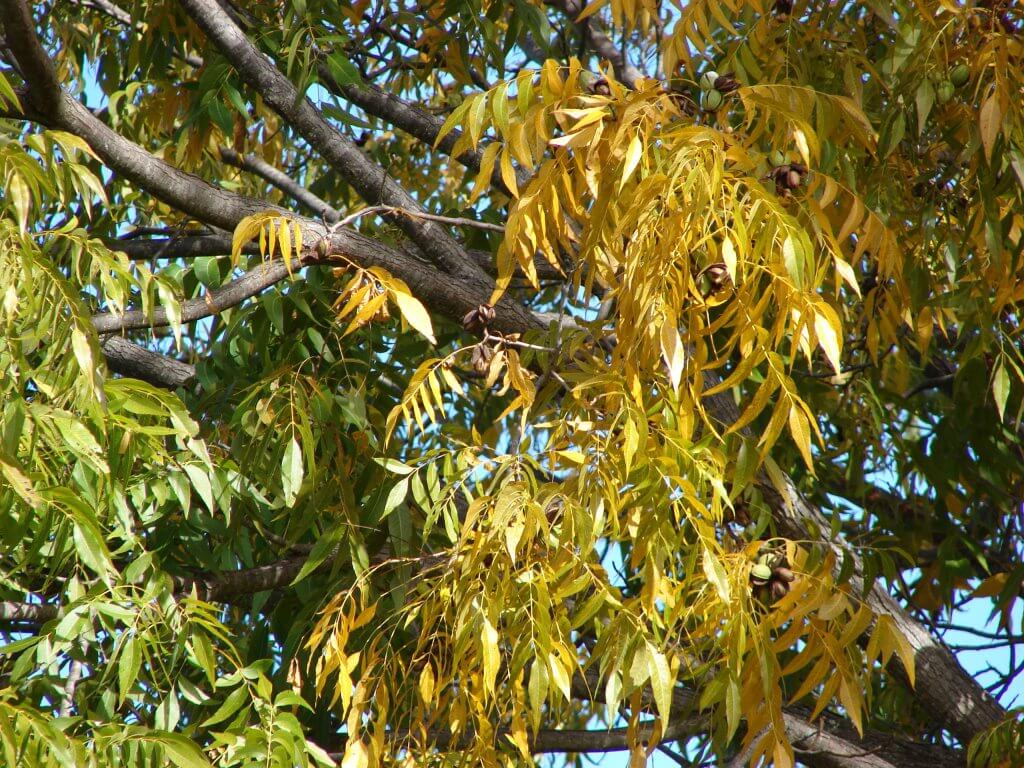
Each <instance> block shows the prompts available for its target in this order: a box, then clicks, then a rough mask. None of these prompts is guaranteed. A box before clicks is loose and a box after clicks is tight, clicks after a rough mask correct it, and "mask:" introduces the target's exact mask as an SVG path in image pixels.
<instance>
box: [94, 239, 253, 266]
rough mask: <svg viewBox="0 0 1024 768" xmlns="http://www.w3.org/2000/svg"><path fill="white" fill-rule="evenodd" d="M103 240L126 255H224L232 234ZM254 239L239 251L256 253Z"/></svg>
mask: <svg viewBox="0 0 1024 768" xmlns="http://www.w3.org/2000/svg"><path fill="white" fill-rule="evenodd" d="M103 244H104V245H106V246H107V248H109V249H110V250H112V251H120V252H122V253H124V254H125V255H126V256H128V258H129V259H133V260H136V261H148V260H150V259H195V258H198V257H200V256H226V255H228V254H230V253H231V235H228V234H223V235H175V236H173V237H168V238H160V239H159V240H123V239H105V240H104V241H103ZM259 252H260V251H259V246H258V245H257V244H256V243H248V244H246V245H244V246H242V253H245V254H248V255H250V256H255V255H257V254H259Z"/></svg>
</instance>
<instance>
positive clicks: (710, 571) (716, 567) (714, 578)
mask: <svg viewBox="0 0 1024 768" xmlns="http://www.w3.org/2000/svg"><path fill="white" fill-rule="evenodd" d="M703 565H704V575H705V576H706V577H707V580H708V581H709V582H711V584H712V585H713V586H714V588H715V589H716V590H717V591H718V597H719V598H720V599H721V600H722V602H723V603H728V602H729V601H730V600H731V599H732V596H731V593H730V590H729V575H728V574H727V573H726V572H725V567H724V566H723V565H722V561H721V560H719V559H718V558H717V557H715V555H714V553H713V552H712V551H711V550H710V549H708V548H707V547H705V548H704V558H703Z"/></svg>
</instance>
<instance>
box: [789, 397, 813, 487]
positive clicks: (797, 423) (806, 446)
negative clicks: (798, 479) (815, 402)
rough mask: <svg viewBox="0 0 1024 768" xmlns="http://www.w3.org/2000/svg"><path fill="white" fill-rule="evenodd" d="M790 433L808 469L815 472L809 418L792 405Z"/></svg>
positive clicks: (790, 408)
mask: <svg viewBox="0 0 1024 768" xmlns="http://www.w3.org/2000/svg"><path fill="white" fill-rule="evenodd" d="M789 433H790V434H791V435H792V436H793V442H794V443H796V447H797V448H799V449H800V455H801V456H802V457H803V460H804V463H805V464H806V465H807V468H808V469H809V470H811V471H812V472H813V471H814V461H813V459H812V458H811V430H810V428H809V427H808V424H807V417H806V416H804V412H803V411H802V410H800V408H799V407H798V406H797V405H796V403H792V404H791V405H790V407H789Z"/></svg>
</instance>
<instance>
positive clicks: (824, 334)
mask: <svg viewBox="0 0 1024 768" xmlns="http://www.w3.org/2000/svg"><path fill="white" fill-rule="evenodd" d="M816 309H817V311H816V312H815V313H814V334H815V336H817V337H818V345H819V346H820V347H821V349H822V351H823V352H824V353H825V356H826V357H827V358H828V361H829V363H831V364H832V369H833V370H834V371H835V372H836V373H840V368H841V367H842V336H841V335H840V334H841V333H842V327H841V325H840V323H839V316H838V315H837V314H836V311H835V310H834V309H832V307H830V306H829V305H828V304H819V305H818V306H817V308H816Z"/></svg>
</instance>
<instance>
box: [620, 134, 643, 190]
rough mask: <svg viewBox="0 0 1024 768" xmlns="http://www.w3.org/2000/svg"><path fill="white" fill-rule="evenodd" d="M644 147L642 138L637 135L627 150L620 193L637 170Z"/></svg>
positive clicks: (623, 162) (623, 163)
mask: <svg viewBox="0 0 1024 768" xmlns="http://www.w3.org/2000/svg"><path fill="white" fill-rule="evenodd" d="M643 153H644V146H643V143H642V142H641V141H640V136H639V134H638V135H635V136H634V137H633V139H632V141H630V142H629V148H628V149H627V150H626V158H625V160H623V161H622V178H620V179H619V191H620V192H621V191H622V188H623V187H624V186H626V182H627V181H629V177H630V176H632V175H633V171H635V170H636V167H637V165H638V164H639V163H640V158H641V157H643Z"/></svg>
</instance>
